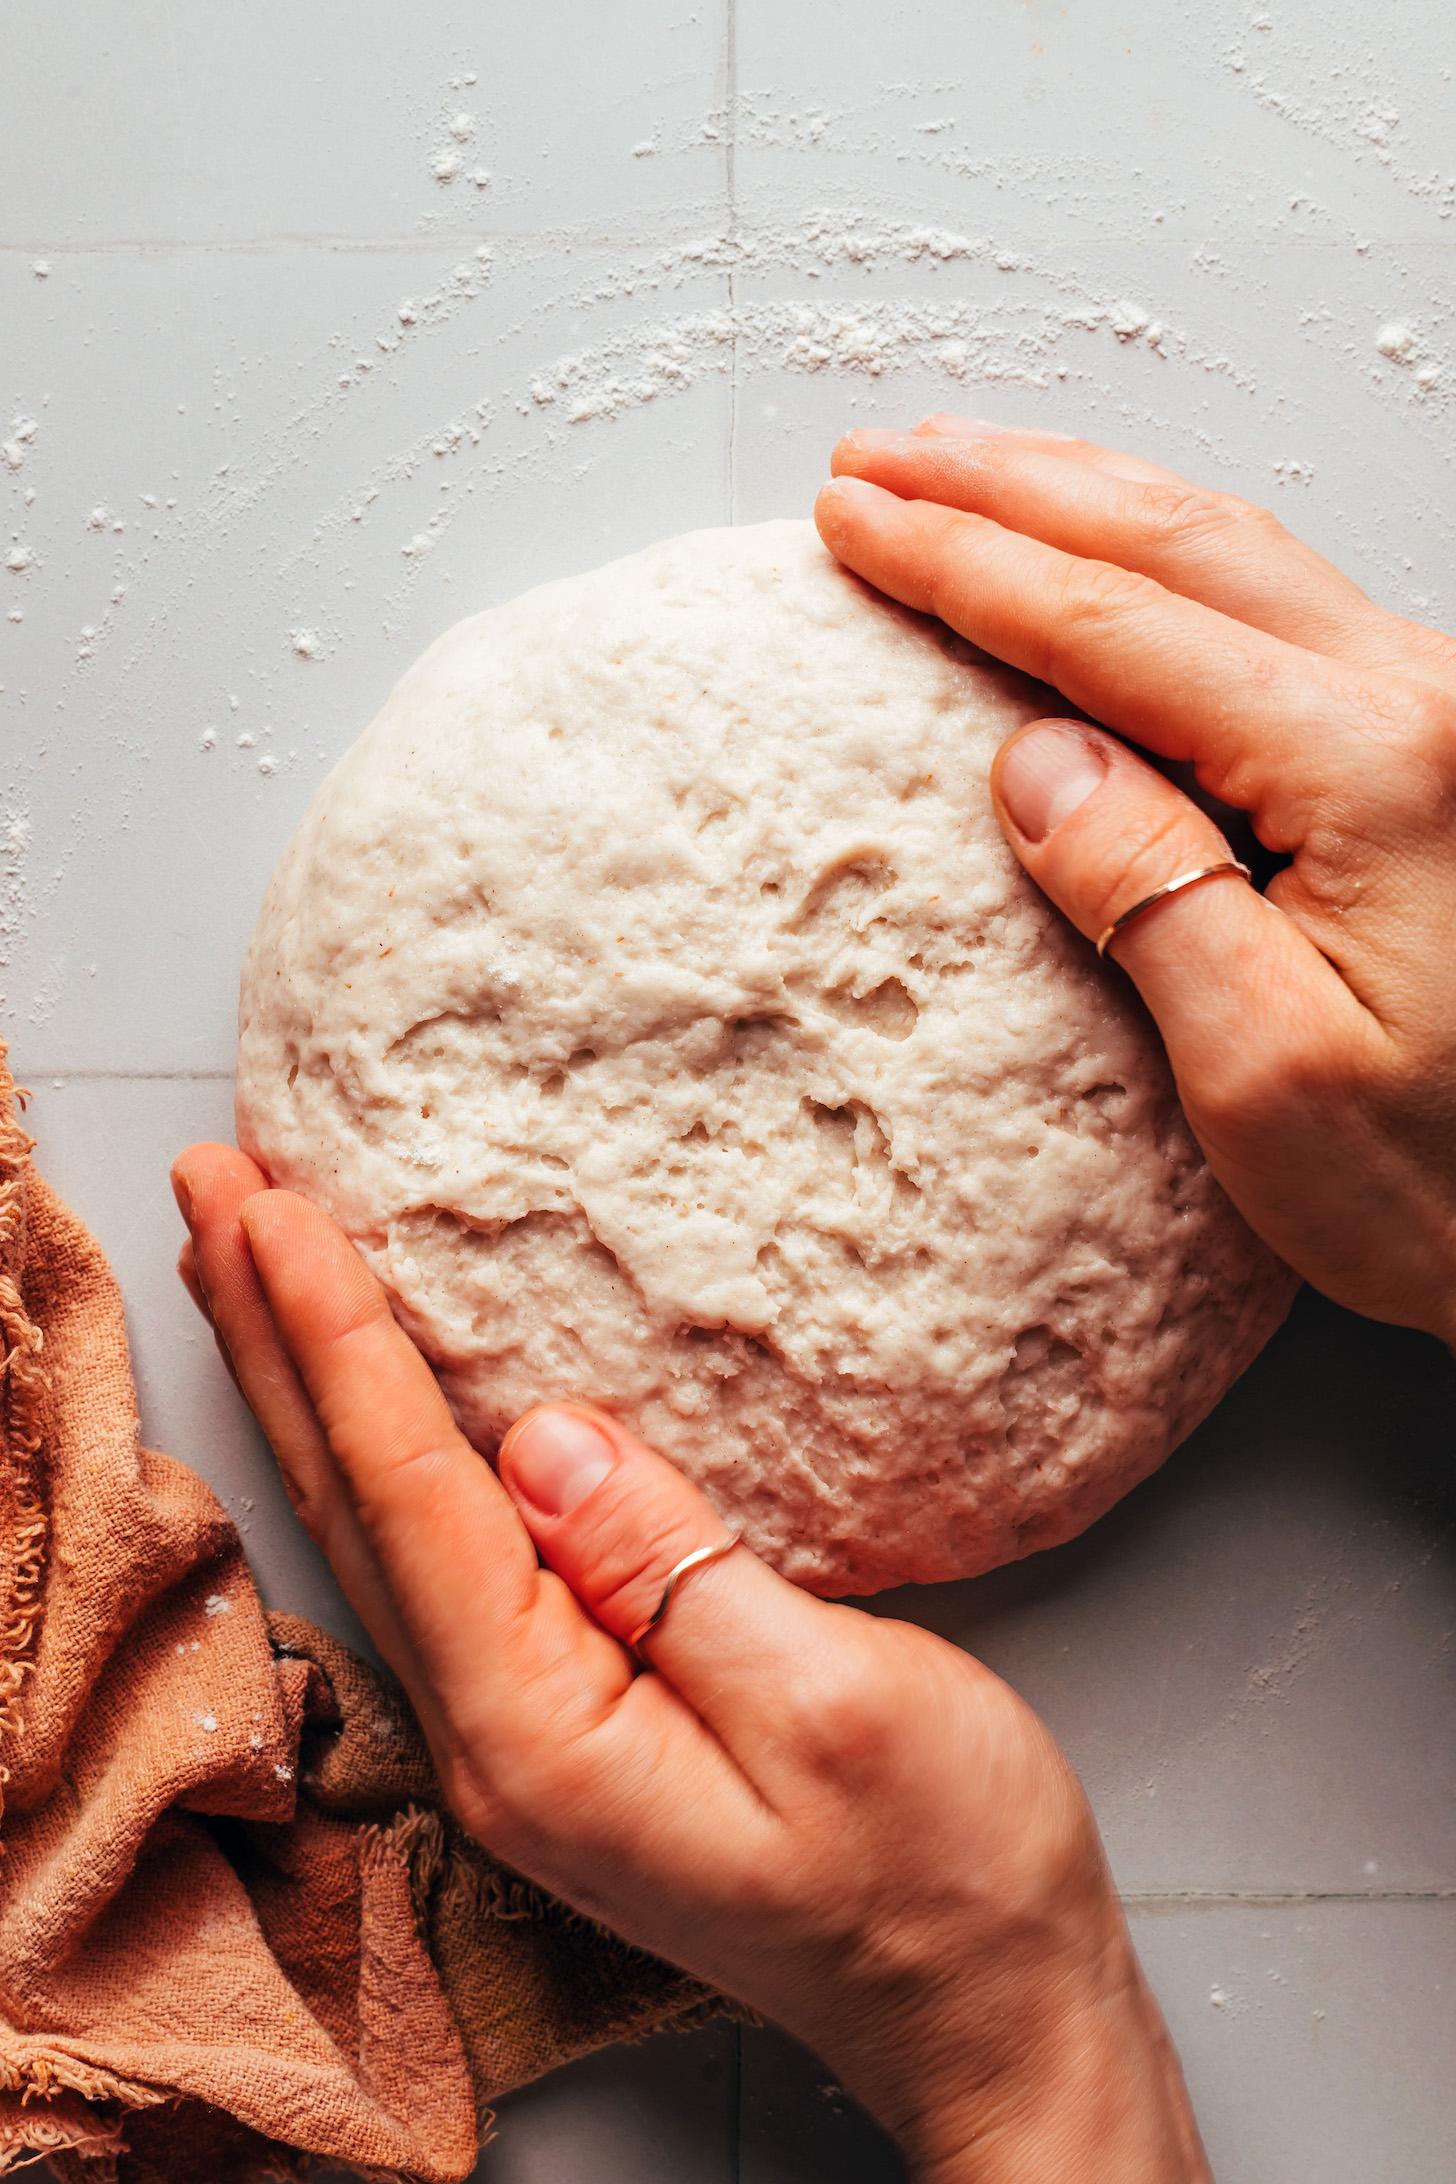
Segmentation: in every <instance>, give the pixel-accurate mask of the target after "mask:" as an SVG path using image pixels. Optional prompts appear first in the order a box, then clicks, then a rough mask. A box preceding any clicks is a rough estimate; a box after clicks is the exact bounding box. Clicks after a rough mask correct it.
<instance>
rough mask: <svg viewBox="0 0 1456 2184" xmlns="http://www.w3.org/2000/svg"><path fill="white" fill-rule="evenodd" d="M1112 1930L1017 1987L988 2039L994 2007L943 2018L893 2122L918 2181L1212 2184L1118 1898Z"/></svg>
mask: <svg viewBox="0 0 1456 2184" xmlns="http://www.w3.org/2000/svg"><path fill="white" fill-rule="evenodd" d="M1103 1924H1104V1931H1103V1933H1102V1934H1100V1935H1099V1936H1098V1937H1097V1939H1096V1940H1095V1942H1094V1943H1093V1945H1092V1946H1091V1947H1090V1948H1089V1949H1088V1950H1087V1952H1086V1953H1085V1955H1083V1956H1081V1957H1080V1958H1079V1959H1077V1960H1073V1961H1070V1962H1063V1963H1059V1964H1054V1965H1048V1966H1046V1967H1043V1968H1042V1969H1041V1970H1040V1971H1039V1972H1032V1973H1029V1974H1026V1975H1023V1976H1020V1977H1018V1978H1017V1980H1016V1983H1015V1985H1014V1987H1012V1988H1010V1989H1008V1990H1007V1991H1006V1993H1005V1994H1004V1996H1003V1997H1002V1998H1001V2000H1000V2006H999V2011H998V2014H999V2016H1000V2017H1001V2027H1000V2029H999V2030H998V2034H997V2036H996V2037H995V2039H994V2040H993V2041H991V2042H989V2043H988V2040H987V2035H986V2024H985V2019H986V2014H987V2006H988V2005H987V1998H985V1997H983V1998H982V1999H981V2000H980V2001H979V2002H978V2003H977V2004H975V2006H974V2007H973V2008H972V2010H971V2012H970V2013H969V2015H967V2014H966V2013H964V2012H963V2011H960V2010H957V2009H951V2010H948V2011H947V2012H946V2013H945V2016H944V2018H943V2021H942V2022H941V2023H940V2024H938V2025H937V2026H936V2028H935V2031H934V2034H933V2037H931V2038H930V2039H928V2040H927V2043H926V2045H927V2053H926V2056H925V2061H924V2064H923V2067H922V2070H921V2072H920V2073H919V2076H918V2082H917V2086H916V2090H915V2094H914V2097H913V2100H912V2102H911V2104H910V2105H909V2106H908V2107H907V2109H906V2110H905V2112H904V2113H903V2114H902V2115H901V2116H900V2117H899V2118H897V2119H894V2122H893V2126H892V2127H894V2128H896V2130H897V2135H898V2137H899V2139H900V2143H901V2145H902V2146H903V2147H904V2149H905V2152H906V2154H907V2156H908V2158H909V2162H910V2166H911V2170H912V2174H913V2175H914V2176H915V2178H916V2180H917V2184H1025V2180H1026V2179H1027V2178H1030V2177H1035V2179H1036V2180H1037V2184H1085V2180H1086V2179H1087V2178H1089V2177H1096V2178H1097V2179H1098V2180H1099V2184H1208V2179H1209V2170H1208V2166H1207V2162H1206V2160H1205V2158H1204V2154H1203V2150H1202V2146H1201V2144H1200V2141H1199V2136H1198V2129H1197V2125H1196V2124H1195V2122H1194V2119H1193V2113H1192V2109H1191V2107H1190V2105H1189V2101H1188V2095H1187V2091H1186V2088H1185V2086H1184V2084H1183V2075H1182V2071H1181V2069H1180V2067H1179V2064H1178V2058H1177V2055H1176V2053H1175V2052H1174V2049H1173V2046H1172V2042H1171V2041H1170V2039H1169V2038H1168V2034H1167V2031H1166V2028H1165V2027H1164V2024H1163V2021H1162V2016H1161V2013H1160V2012H1159V2010H1158V2006H1157V2004H1156V2002H1155V2001H1154V1999H1153V1996H1152V1994H1151V1992H1150V1991H1149V1989H1148V1986H1147V1984H1146V1982H1145V1980H1144V1979H1143V1976H1142V1972H1141V1969H1140V1967H1139V1965H1138V1962H1137V1959H1136V1956H1135V1955H1134V1953H1133V1949H1132V1943H1131V1941H1130V1939H1129V1937H1128V1934H1127V1929H1126V1924H1125V1922H1124V1920H1123V1917H1122V1911H1121V1906H1120V1905H1118V1904H1117V1903H1116V1901H1115V1899H1112V1898H1111V1897H1110V1895H1109V1900H1108V1905H1107V1908H1106V1914H1105V1920H1104V1922H1103ZM991 2006H992V2007H995V2001H994V1998H993V1999H992V2003H991ZM988 2046H989V2048H990V2051H991V2052H992V2053H994V2055H995V2057H996V2060H995V2063H994V2066H993V2067H991V2068H989V2069H988V2068H987V2065H986V2061H985V2058H986V2055H987V2052H988Z"/></svg>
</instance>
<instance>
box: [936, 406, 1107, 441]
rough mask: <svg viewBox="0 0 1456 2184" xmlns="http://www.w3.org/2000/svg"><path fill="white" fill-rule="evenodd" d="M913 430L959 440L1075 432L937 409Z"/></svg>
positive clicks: (1034, 437)
mask: <svg viewBox="0 0 1456 2184" xmlns="http://www.w3.org/2000/svg"><path fill="white" fill-rule="evenodd" d="M915 429H916V431H917V432H939V433H944V434H948V435H950V436H952V437H956V438H960V439H970V438H972V437H975V436H982V437H984V438H986V439H988V440H1000V439H1018V438H1020V439H1023V440H1073V439H1075V438H1076V435H1075V433H1071V432H1053V431H1052V430H1051V428H1050V426H1048V425H998V424H997V423H996V421H995V419H994V418H991V417H951V416H949V415H947V414H946V413H945V412H944V411H939V410H938V411H937V412H936V413H935V415H934V416H933V417H922V418H921V420H920V423H919V424H918V425H917V426H916V428H915Z"/></svg>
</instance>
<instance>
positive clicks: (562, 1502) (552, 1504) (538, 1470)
mask: <svg viewBox="0 0 1456 2184" xmlns="http://www.w3.org/2000/svg"><path fill="white" fill-rule="evenodd" d="M616 1461H617V1452H616V1450H615V1448H613V1446H612V1444H611V1442H610V1441H609V1440H608V1439H607V1436H606V1435H605V1434H604V1433H603V1431H602V1429H601V1427H600V1426H597V1425H594V1424H593V1423H592V1421H591V1419H590V1418H587V1417H585V1416H583V1414H582V1413H581V1412H580V1411H574V1410H555V1409H551V1410H537V1411H528V1412H527V1413H526V1416H525V1417H524V1418H520V1419H518V1420H517V1421H516V1423H515V1425H513V1426H512V1428H511V1430H510V1432H509V1433H508V1434H507V1435H506V1437H505V1439H504V1441H502V1443H501V1451H500V1463H501V1467H502V1470H503V1471H504V1473H505V1474H506V1484H507V1485H508V1486H510V1487H512V1488H514V1489H518V1490H519V1491H520V1492H521V1493H522V1494H524V1495H525V1497H526V1499H527V1501H529V1502H533V1503H534V1504H535V1506H536V1508H537V1509H539V1510H540V1511H541V1513H542V1515H543V1516H547V1517H566V1516H570V1514H571V1512H572V1510H573V1509H579V1508H580V1506H581V1504H582V1503H583V1502H584V1501H585V1500H586V1498H587V1495H588V1494H590V1493H591V1492H592V1491H593V1489H594V1488H596V1487H598V1486H600V1485H601V1483H602V1481H603V1479H604V1478H605V1477H606V1475H607V1473H608V1472H609V1471H610V1470H611V1468H612V1466H613V1465H614V1464H615V1462H616Z"/></svg>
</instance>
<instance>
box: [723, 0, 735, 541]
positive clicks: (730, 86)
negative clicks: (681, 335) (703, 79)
mask: <svg viewBox="0 0 1456 2184" xmlns="http://www.w3.org/2000/svg"><path fill="white" fill-rule="evenodd" d="M723 104H724V108H725V113H724V131H723V135H724V143H723V180H724V184H725V187H726V189H727V194H728V319H729V324H730V326H731V327H732V340H731V343H730V346H729V371H728V521H729V522H730V523H736V522H737V521H738V266H737V249H738V0H724V12H723Z"/></svg>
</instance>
